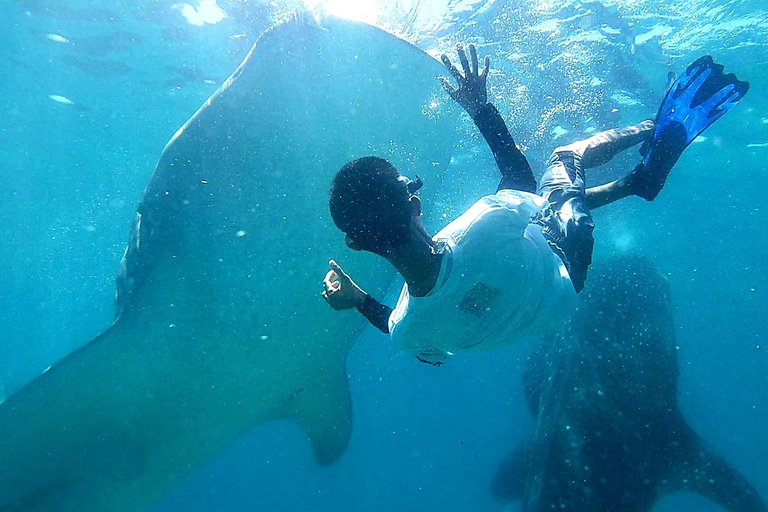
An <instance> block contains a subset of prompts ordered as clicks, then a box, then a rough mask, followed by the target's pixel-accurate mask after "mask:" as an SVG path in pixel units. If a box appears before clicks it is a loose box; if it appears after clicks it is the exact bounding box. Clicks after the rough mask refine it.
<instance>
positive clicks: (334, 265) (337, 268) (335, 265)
mask: <svg viewBox="0 0 768 512" xmlns="http://www.w3.org/2000/svg"><path fill="white" fill-rule="evenodd" d="M328 264H329V265H330V266H331V268H332V269H333V270H334V272H336V273H337V274H338V275H339V277H344V278H347V279H348V278H349V276H347V273H346V272H344V271H343V270H342V269H341V266H339V264H338V263H336V262H335V261H334V260H331V261H329V262H328Z"/></svg>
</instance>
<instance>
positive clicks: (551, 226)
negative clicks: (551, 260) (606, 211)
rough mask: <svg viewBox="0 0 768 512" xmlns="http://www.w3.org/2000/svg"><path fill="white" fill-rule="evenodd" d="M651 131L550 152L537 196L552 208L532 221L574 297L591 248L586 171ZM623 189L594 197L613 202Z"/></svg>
mask: <svg viewBox="0 0 768 512" xmlns="http://www.w3.org/2000/svg"><path fill="white" fill-rule="evenodd" d="M652 130H653V122H651V121H645V122H643V123H640V124H639V125H636V126H631V127H629V128H622V129H619V130H608V131H605V132H601V133H598V134H597V135H594V136H592V137H590V138H588V139H586V140H583V141H579V142H574V143H573V144H569V145H568V146H563V147H559V148H557V149H555V151H554V152H553V153H552V157H551V158H550V160H549V165H548V166H547V170H546V171H545V172H544V174H543V175H542V177H541V180H540V182H539V190H538V194H539V195H540V196H542V197H544V198H546V199H548V200H549V203H550V206H549V207H548V208H547V209H545V210H544V211H543V212H542V213H541V215H540V216H539V217H538V218H536V219H535V220H534V222H535V223H536V224H538V225H540V226H541V228H542V233H543V234H544V236H545V237H546V239H547V241H548V242H549V244H550V246H552V248H553V250H554V251H555V252H556V253H557V254H559V255H560V257H561V258H562V259H563V262H564V263H565V265H566V267H567V268H568V273H569V274H570V276H571V281H572V282H573V286H574V288H575V289H576V291H577V292H579V291H581V290H582V288H584V283H585V281H586V279H587V269H588V268H589V265H590V263H592V249H593V247H594V243H595V240H594V237H593V236H592V231H593V230H594V228H595V223H594V222H593V220H592V215H591V214H590V206H591V204H590V201H589V200H588V193H587V191H586V190H585V185H584V183H585V170H586V169H588V168H590V167H595V166H597V165H601V164H604V163H606V162H608V161H609V160H610V159H611V158H613V157H614V156H616V155H617V154H618V153H619V152H621V151H624V150H625V149H628V148H630V147H632V146H634V145H635V144H638V143H640V142H642V141H643V140H645V139H646V138H647V137H648V136H649V135H650V133H651V131H652ZM614 183H616V182H614ZM626 188H627V187H625V186H623V185H622V186H616V187H614V189H612V190H608V191H601V192H599V193H598V194H596V195H594V196H593V197H594V198H600V199H601V200H602V201H605V200H606V198H608V199H611V200H615V199H613V196H618V195H621V193H625V192H626V193H625V194H624V196H621V197H625V196H626V195H629V194H630V192H627V191H626V190H625V189H626ZM619 198H620V197H616V199H619ZM608 202H610V201H608ZM597 203H598V201H595V205H596V206H595V207H597V206H602V205H603V204H607V202H601V203H600V204H597Z"/></svg>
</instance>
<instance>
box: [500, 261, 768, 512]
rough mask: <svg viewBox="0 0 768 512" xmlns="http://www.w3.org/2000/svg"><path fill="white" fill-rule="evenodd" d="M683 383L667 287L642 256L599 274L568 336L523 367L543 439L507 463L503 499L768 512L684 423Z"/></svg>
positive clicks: (580, 506)
mask: <svg viewBox="0 0 768 512" xmlns="http://www.w3.org/2000/svg"><path fill="white" fill-rule="evenodd" d="M679 374H680V369H679V365H678V358H677V350H676V347H675V334H674V325H673V319H672V307H671V304H670V299H669V287H668V285H667V283H666V280H665V278H664V277H663V276H661V275H660V274H659V273H658V271H657V270H656V269H655V268H654V266H653V265H652V264H651V263H650V262H649V261H648V260H647V259H644V258H641V257H635V256H624V257H621V258H617V259H614V260H611V261H610V262H608V263H603V264H602V266H601V265H595V266H594V268H593V269H591V270H590V278H589V283H588V286H587V288H586V289H585V290H584V292H583V293H582V294H581V297H580V302H579V307H578V310H577V312H576V314H575V315H574V317H573V319H572V320H571V321H570V323H569V326H568V328H567V330H566V332H565V334H564V335H562V337H559V338H558V339H555V340H550V341H549V342H546V343H542V344H541V345H540V346H539V347H538V348H537V350H536V351H535V352H534V354H533V355H532V357H531V359H530V361H529V363H528V365H527V366H526V371H525V375H524V384H525V390H526V395H527V399H528V405H529V408H530V410H531V412H532V413H533V414H534V416H535V417H536V428H535V432H534V436H533V439H531V440H530V441H529V442H527V443H523V444H522V445H521V446H519V447H517V448H516V449H515V450H513V452H512V453H511V454H510V455H509V456H508V457H507V459H506V460H505V461H504V462H503V463H502V466H501V468H500V469H499V472H498V473H497V475H496V478H495V481H494V482H493V492H494V494H495V496H496V497H497V498H498V499H499V500H500V501H503V502H507V501H515V500H519V499H522V500H523V507H522V509H523V511H525V512H544V511H550V510H574V511H576V510H577V511H579V512H609V511H615V512H647V511H649V510H651V508H652V507H653V505H654V504H655V503H656V502H657V501H658V500H659V499H661V498H662V497H663V496H665V495H666V494H669V493H673V492H676V491H689V492H695V493H698V494H700V495H702V496H704V497H706V498H708V499H710V500H712V501H714V502H716V503H718V504H720V505H721V506H722V507H724V508H725V509H726V510H728V511H731V512H765V511H768V508H766V506H765V503H764V502H763V501H762V500H761V499H760V497H759V496H758V494H757V492H756V491H755V489H754V488H753V487H752V486H751V485H750V484H749V483H748V482H747V480H746V479H745V478H744V477H743V476H742V475H741V474H740V473H739V472H738V471H737V470H736V469H735V468H733V467H732V466H731V465H730V464H729V463H728V462H727V461H726V460H724V459H723V458H722V457H720V456H719V455H716V454H715V453H713V452H712V451H711V450H710V449H709V448H707V446H706V444H705V443H704V441H703V440H702V439H701V438H700V437H699V436H698V435H697V434H696V432H694V431H693V429H692V428H691V427H690V426H689V425H688V423H687V422H686V421H685V419H684V418H683V416H682V414H681V413H680V410H679V408H678V403H677V381H678V377H679Z"/></svg>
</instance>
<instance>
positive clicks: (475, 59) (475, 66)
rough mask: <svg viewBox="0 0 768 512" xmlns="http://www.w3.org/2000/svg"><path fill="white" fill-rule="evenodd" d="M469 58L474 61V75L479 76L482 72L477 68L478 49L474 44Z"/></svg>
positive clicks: (471, 46)
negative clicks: (479, 72)
mask: <svg viewBox="0 0 768 512" xmlns="http://www.w3.org/2000/svg"><path fill="white" fill-rule="evenodd" d="M469 58H470V59H472V68H471V71H472V74H474V75H477V73H478V71H480V70H479V69H478V67H477V48H475V45H473V44H470V45H469Z"/></svg>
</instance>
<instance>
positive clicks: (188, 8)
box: [173, 0, 229, 27]
mask: <svg viewBox="0 0 768 512" xmlns="http://www.w3.org/2000/svg"><path fill="white" fill-rule="evenodd" d="M173 8H174V9H177V10H179V11H181V15H182V16H184V18H186V20H187V22H188V23H189V24H190V25H194V26H196V27H202V26H203V25H205V24H208V25H215V24H216V23H219V22H220V21H222V20H224V19H226V18H228V17H229V16H228V15H227V13H226V11H224V9H222V8H221V7H219V4H217V3H216V0H200V1H199V2H198V4H197V7H194V6H192V5H190V4H175V5H174V6H173Z"/></svg>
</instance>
